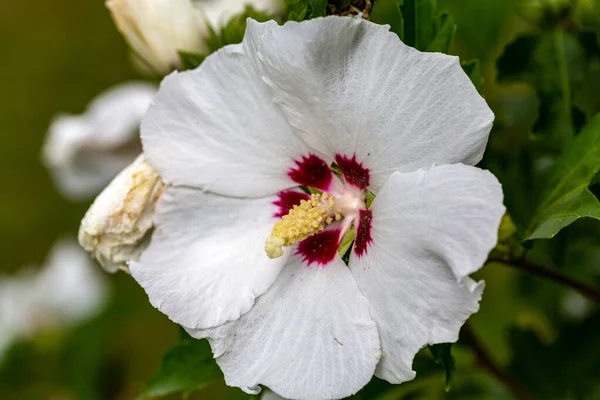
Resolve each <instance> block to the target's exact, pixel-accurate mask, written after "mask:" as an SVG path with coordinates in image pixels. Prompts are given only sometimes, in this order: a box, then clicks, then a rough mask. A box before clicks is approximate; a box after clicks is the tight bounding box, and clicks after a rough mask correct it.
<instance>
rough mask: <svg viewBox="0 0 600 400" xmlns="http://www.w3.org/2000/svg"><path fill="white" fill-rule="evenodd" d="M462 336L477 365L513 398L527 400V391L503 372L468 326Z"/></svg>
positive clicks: (528, 397)
mask: <svg viewBox="0 0 600 400" xmlns="http://www.w3.org/2000/svg"><path fill="white" fill-rule="evenodd" d="M461 334H462V336H463V337H464V338H465V339H466V340H467V342H468V343H469V346H470V347H471V349H472V350H473V352H474V353H475V356H476V357H477V363H478V364H479V365H480V366H482V367H483V368H485V369H487V370H488V372H489V373H490V374H492V375H493V376H495V377H496V378H497V379H498V381H500V382H501V383H502V384H503V385H504V386H505V387H506V388H507V389H508V390H509V391H510V392H512V393H513V394H514V396H515V397H516V398H517V399H519V400H529V399H531V395H530V394H529V393H528V392H527V390H526V389H525V388H524V387H523V386H521V384H520V383H518V382H517V381H515V380H514V379H513V377H512V376H510V375H509V374H508V373H507V372H506V371H505V370H503V369H502V368H501V367H500V366H499V365H498V364H497V363H496V362H495V361H494V359H493V358H492V356H491V355H490V354H489V353H488V352H487V351H486V350H485V348H484V347H483V345H482V344H481V342H480V341H479V339H478V338H477V336H476V335H475V332H473V330H472V329H471V327H470V326H469V325H468V324H465V325H464V326H463V328H462V330H461Z"/></svg>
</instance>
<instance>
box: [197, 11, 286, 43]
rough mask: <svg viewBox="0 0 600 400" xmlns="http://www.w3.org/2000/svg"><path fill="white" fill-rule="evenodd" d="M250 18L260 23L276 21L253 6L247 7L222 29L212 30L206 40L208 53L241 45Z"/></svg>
mask: <svg viewBox="0 0 600 400" xmlns="http://www.w3.org/2000/svg"><path fill="white" fill-rule="evenodd" d="M248 18H252V19H254V20H256V21H258V22H266V21H269V20H271V19H275V18H274V17H273V16H272V15H269V14H266V13H264V12H261V11H257V10H255V9H254V8H252V7H251V6H246V9H245V10H244V11H243V12H241V13H240V14H238V15H236V16H234V17H233V18H231V19H230V20H229V21H228V22H227V23H226V24H225V25H224V26H222V27H221V28H218V29H216V30H215V29H213V28H210V33H209V36H208V38H207V39H206V44H207V46H208V53H209V54H210V53H213V52H215V51H217V50H219V49H220V48H222V47H224V46H227V45H229V44H237V43H240V42H241V41H242V39H243V38H244V32H245V31H246V20H247V19H248Z"/></svg>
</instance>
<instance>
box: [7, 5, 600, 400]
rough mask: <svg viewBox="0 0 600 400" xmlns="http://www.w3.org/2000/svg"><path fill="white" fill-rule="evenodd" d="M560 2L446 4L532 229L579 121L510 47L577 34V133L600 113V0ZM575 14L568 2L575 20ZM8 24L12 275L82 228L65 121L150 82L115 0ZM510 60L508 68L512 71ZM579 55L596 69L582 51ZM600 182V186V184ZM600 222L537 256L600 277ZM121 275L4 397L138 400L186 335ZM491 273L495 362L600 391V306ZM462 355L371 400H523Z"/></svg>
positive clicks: (28, 345)
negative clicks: (49, 154)
mask: <svg viewBox="0 0 600 400" xmlns="http://www.w3.org/2000/svg"><path fill="white" fill-rule="evenodd" d="M559 3H561V2H560V1H546V2H544V1H517V0H439V5H440V9H442V10H447V11H449V12H450V13H451V15H452V16H453V17H454V19H455V21H456V23H457V25H458V30H457V37H456V40H455V41H454V44H453V46H452V48H451V53H453V54H458V55H460V56H461V60H470V59H473V58H478V59H479V60H480V61H481V70H482V75H483V77H484V79H485V86H484V89H483V94H484V95H485V97H486V99H487V100H488V102H489V103H490V105H491V106H492V108H493V109H494V111H495V113H496V125H495V128H494V131H493V133H492V135H491V138H490V145H489V149H488V154H487V156H486V159H485V160H484V163H483V166H484V167H486V168H489V169H491V170H492V171H493V172H494V173H495V174H496V175H497V176H498V177H499V179H500V180H501V182H502V183H503V185H504V188H505V193H506V204H507V207H508V209H509V211H510V212H511V214H512V216H513V218H514V220H515V222H516V224H517V225H518V226H519V225H520V224H523V223H525V222H524V221H525V220H526V219H527V218H528V216H530V214H531V212H532V207H533V204H534V202H535V196H536V193H537V192H538V191H539V187H540V186H541V185H542V184H543V177H544V176H545V175H544V174H547V171H546V170H544V168H541V167H540V168H538V167H536V165H538V164H540V160H546V161H548V162H549V163H550V165H552V163H553V160H554V159H555V158H556V156H557V155H558V154H560V152H561V150H562V149H563V148H564V142H561V140H562V139H561V140H558V141H555V140H552V141H550V140H546V139H547V138H548V137H554V136H553V135H557V134H563V133H564V131H565V129H561V130H560V131H559V133H556V132H555V131H553V129H552V128H553V127H561V126H563V125H561V124H564V123H565V122H564V121H565V120H564V118H563V117H564V116H561V111H556V110H555V109H552V107H551V106H552V104H554V103H552V102H551V101H553V99H554V98H553V97H552V95H553V93H552V91H551V90H546V89H545V88H544V87H542V86H541V85H539V84H538V82H537V81H536V80H535V79H531V76H534V77H535V76H539V75H540V74H541V73H543V72H544V71H545V72H548V71H552V70H553V69H556V67H557V66H556V63H555V62H554V60H553V59H552V57H551V56H548V57H546V58H544V56H542V59H541V60H532V61H531V60H530V58H531V57H530V56H531V50H532V49H531V48H530V47H529V48H528V47H527V46H526V44H527V43H525V44H524V45H523V46H521V47H519V46H517V48H514V46H509V44H511V43H515V42H518V40H519V38H522V37H526V36H527V35H531V34H535V35H542V36H543V35H546V34H549V35H551V34H555V32H556V30H557V29H558V30H560V31H561V32H567V39H566V40H567V41H568V40H571V39H572V40H573V48H574V49H575V50H573V52H575V53H576V52H580V53H581V54H582V56H581V57H583V58H584V59H585V66H582V67H581V71H582V72H581V76H578V77H573V79H572V82H571V83H572V84H573V85H572V91H573V93H572V97H573V99H574V104H572V108H573V110H575V111H572V110H571V108H569V107H568V108H569V111H570V112H571V111H572V113H574V114H573V115H570V116H569V121H568V124H569V126H572V127H573V128H572V129H573V131H574V132H575V131H577V130H578V129H579V128H580V127H581V125H583V124H584V123H585V121H586V119H587V118H589V117H590V116H591V115H593V114H595V113H597V112H598V111H600V85H599V83H600V52H599V51H598V42H597V36H596V31H595V30H594V29H595V25H594V24H595V23H597V22H598V21H599V20H600V18H599V17H598V15H600V14H598V13H597V12H596V11H598V10H599V9H600V8H595V9H594V7H597V6H598V4H597V3H595V2H594V1H580V2H579V3H578V4H575V3H574V2H563V3H568V7H567V8H563V7H562V6H561V5H560V4H559ZM540 4H542V5H540ZM557 4H559V6H557ZM586 7H587V8H586ZM564 9H568V10H569V12H568V13H567V14H564V11H563V10H564ZM582 10H583V11H582ZM561 13H563V14H561ZM583 20H585V21H586V23H588V22H589V23H590V24H591V25H590V26H591V28H590V29H587V28H584V26H583V25H584V24H583V22H582V21H583ZM561 24H572V25H569V26H567V27H566V28H565V26H563V25H561ZM0 32H1V34H0V54H1V55H2V57H1V59H2V62H0V79H1V82H2V89H3V95H2V96H1V97H0V124H1V125H0V126H2V133H1V134H0V149H1V152H2V156H1V157H0V164H1V165H0V181H1V182H2V189H1V194H0V246H1V247H0V250H1V252H0V254H2V261H1V262H0V276H3V275H11V274H14V273H15V272H17V271H18V270H19V269H20V268H23V267H24V266H31V265H33V266H36V265H40V264H42V262H43V260H44V259H45V257H46V255H47V253H48V251H49V249H50V248H51V246H52V244H53V243H54V242H55V241H56V240H57V239H58V238H61V237H63V236H65V235H67V236H68V235H71V236H74V235H75V234H76V232H77V229H78V225H79V221H80V220H81V217H82V216H83V214H84V212H85V210H86V209H87V207H88V206H89V204H86V203H83V204H81V203H80V204H74V203H71V202H69V201H67V200H65V199H64V198H62V197H61V196H60V195H59V194H58V193H57V191H56V190H55V189H54V187H53V185H52V183H51V180H50V176H49V173H48V171H47V170H46V169H45V168H44V167H43V166H42V164H41V161H40V149H41V145H42V143H43V140H44V135H45V133H46V131H47V127H48V123H49V121H50V119H51V118H52V116H53V115H55V114H56V113H58V112H72V113H79V112H81V111H83V109H84V107H85V105H86V104H87V103H88V102H89V101H90V100H91V99H92V98H93V97H94V96H95V95H97V94H98V93H99V92H100V91H102V90H104V89H106V88H108V87H110V86H112V85H114V84H117V83H120V82H123V81H126V80H129V79H132V78H136V79H141V78H142V77H141V76H139V75H137V74H136V72H135V71H134V70H133V69H132V68H131V67H130V63H129V57H128V52H127V48H126V46H125V44H124V41H123V40H122V38H121V36H120V35H119V34H118V32H117V31H116V29H115V28H114V26H113V23H112V21H111V19H110V16H109V14H108V12H107V10H106V9H105V7H104V4H103V1H101V0H94V1H78V0H61V1H38V2H32V1H28V2H27V1H21V2H6V3H5V4H3V7H2V12H1V13H0ZM553 32H554V33H553ZM519 43H521V42H519ZM569 43H570V42H569ZM521 44H522V43H521ZM573 52H571V50H569V51H567V52H566V54H567V56H569V55H572V54H573ZM569 57H570V56H569ZM499 59H500V60H503V61H502V62H503V63H504V64H503V66H504V67H506V68H505V69H503V71H502V76H500V74H499V73H498V69H497V64H498V62H499V61H498V60H499ZM568 62H573V63H576V62H580V63H583V61H581V60H579V59H578V56H577V54H575V55H573V57H571V58H569V59H568ZM528 63H530V64H531V65H529V64H528ZM544 63H546V64H544ZM569 65H570V64H569ZM536 68H537V69H536ZM577 68H579V67H576V68H574V69H577ZM515 71H516V72H515ZM532 71H533V72H532ZM540 71H542V72H540ZM525 72H529V75H527V74H526V73H525ZM511 74H512V75H511ZM505 78H506V79H505ZM548 99H550V100H548ZM569 101H571V99H569ZM545 104H550V106H549V108H547V109H546V108H545ZM544 113H548V115H546V114H544ZM540 115H541V116H542V117H544V118H546V119H545V120H542V118H541V117H540ZM561 118H563V119H561ZM540 122H544V123H545V124H546V126H548V127H549V128H544V126H542V125H543V124H541V123H540ZM567 130H568V129H567ZM572 134H573V132H571V135H572ZM540 165H541V164H540ZM592 190H594V193H595V194H596V196H598V185H597V184H596V185H595V186H593V187H592ZM598 225H600V224H598V221H590V220H580V221H578V222H576V223H575V224H573V225H572V226H570V227H569V228H566V229H565V230H563V231H562V232H561V233H560V234H559V235H557V237H555V238H554V239H552V240H547V241H537V242H536V243H535V244H534V245H533V248H532V249H531V250H529V254H530V256H531V258H532V259H535V260H536V261H539V262H542V263H544V264H545V265H548V266H550V267H552V268H559V269H561V270H563V271H564V272H566V273H568V274H569V275H570V276H574V277H576V278H578V279H580V280H582V281H586V282H589V283H593V282H595V283H598V282H600V279H599V277H600V267H599V265H600V227H599V226H598ZM108 278H109V281H110V285H111V288H112V294H113V297H112V298H111V301H110V304H109V305H108V307H107V309H106V310H105V311H104V312H103V313H102V314H101V315H99V316H98V317H96V318H94V319H93V320H92V321H90V322H89V323H85V324H83V325H81V326H79V327H77V328H75V329H73V330H71V331H67V332H50V333H47V334H43V335H41V336H40V337H36V338H34V339H32V340H27V341H23V342H19V343H17V344H15V346H13V347H12V349H11V350H10V351H9V352H8V354H7V355H6V357H5V359H4V360H3V361H1V362H0V399H132V398H135V396H136V394H137V393H138V391H139V390H140V389H141V388H142V387H143V386H144V384H145V382H146V381H147V380H148V379H149V378H150V377H151V376H152V375H153V374H154V373H155V372H156V371H157V370H158V368H159V366H160V362H161V358H162V357H163V355H164V354H165V353H166V352H167V350H168V349H170V348H171V347H173V346H174V345H175V344H176V343H177V342H178V340H179V329H178V327H177V326H176V325H174V324H172V323H170V322H169V321H168V320H167V318H166V317H165V316H163V315H162V314H160V313H159V312H158V311H156V310H154V309H153V308H152V307H151V306H150V304H149V303H148V301H147V298H146V296H145V294H144V292H143V290H142V289H141V288H139V287H138V286H137V285H136V284H135V282H134V281H133V280H132V279H130V278H129V277H128V276H127V275H125V274H122V273H119V274H116V275H111V276H109V277H108ZM478 278H484V279H485V280H486V282H487V287H486V291H485V293H484V298H483V301H482V306H481V310H480V311H479V313H478V314H477V315H475V316H474V317H473V318H472V319H471V320H470V322H469V324H470V329H471V332H472V333H473V335H476V337H478V341H479V342H480V345H481V347H482V349H483V351H485V352H486V353H488V354H489V355H490V357H491V358H492V360H493V363H495V364H496V365H497V366H498V367H499V368H501V369H502V370H503V371H505V372H506V373H507V374H509V375H510V376H511V379H512V380H514V381H516V382H517V385H518V386H519V387H524V388H525V390H526V391H528V392H529V394H530V395H531V396H532V397H534V398H548V399H549V398H557V399H600V342H599V340H600V313H599V312H598V309H597V306H595V305H593V304H588V303H585V302H583V303H584V304H587V308H585V309H582V308H581V307H579V308H577V307H574V308H573V307H571V308H569V307H570V306H569V304H571V303H573V302H574V303H576V304H575V305H577V304H581V303H582V302H581V299H579V298H577V296H574V295H573V291H572V290H571V289H569V288H566V287H561V286H558V285H556V284H555V283H552V282H549V281H545V280H542V279H540V278H538V277H535V276H532V275H528V274H527V273H526V272H522V271H518V270H516V269H512V268H508V267H506V266H502V265H499V264H490V265H487V266H486V267H485V268H484V269H483V271H482V272H481V273H480V274H479V276H478ZM573 298H575V300H569V299H573ZM569 301H571V303H569ZM577 301H579V303H577ZM582 310H583V311H582ZM469 339H471V341H470V340H469ZM453 351H454V355H455V357H456V362H457V370H456V376H455V378H454V380H453V383H452V387H451V389H450V391H448V392H446V390H445V388H444V370H443V368H442V367H441V366H439V365H436V364H435V363H434V362H433V359H432V357H431V356H430V355H429V353H428V352H427V351H423V352H422V353H421V354H420V355H419V357H418V358H417V360H416V362H415V368H416V369H417V372H418V377H417V379H416V380H415V381H414V382H411V383H407V384H405V385H401V386H398V387H392V386H389V385H385V384H383V383H382V382H379V381H377V380H374V382H373V383H372V384H371V385H369V386H368V387H367V388H366V389H365V390H364V391H363V392H361V393H360V394H359V395H358V397H359V398H364V399H370V398H385V399H438V398H440V399H444V398H456V399H511V398H516V397H515V391H514V390H511V388H510V387H507V386H506V382H504V383H503V382H502V379H498V376H497V374H490V373H489V372H488V371H487V370H486V368H484V366H483V364H485V363H483V364H482V360H481V359H480V358H478V356H477V354H476V353H477V352H474V351H473V342H472V338H469V337H465V336H464V335H461V341H460V343H459V344H458V345H457V346H455V347H454V350H453ZM513 389H514V388H513ZM240 394H241V392H239V391H235V392H232V391H224V390H223V384H222V382H217V383H216V384H214V385H213V386H212V387H210V388H209V389H208V390H204V391H201V392H197V393H196V394H195V396H196V397H197V398H224V397H227V396H232V395H235V396H236V397H240V398H244V397H247V396H243V395H240ZM173 398H180V396H177V395H175V396H173Z"/></svg>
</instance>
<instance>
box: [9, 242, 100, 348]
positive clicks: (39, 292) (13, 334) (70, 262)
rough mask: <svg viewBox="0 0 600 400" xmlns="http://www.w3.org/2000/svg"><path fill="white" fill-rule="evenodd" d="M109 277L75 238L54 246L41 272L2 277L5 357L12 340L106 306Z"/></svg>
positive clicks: (78, 320) (90, 314)
mask: <svg viewBox="0 0 600 400" xmlns="http://www.w3.org/2000/svg"><path fill="white" fill-rule="evenodd" d="M107 296H108V287H107V285H106V281H105V280H104V276H102V274H100V273H99V272H98V270H97V267H95V266H94V265H93V263H92V262H91V260H90V259H89V257H88V256H87V254H86V253H85V252H83V251H82V250H81V248H80V247H79V246H77V243H76V242H75V241H72V240H62V241H60V242H58V243H57V244H55V245H54V247H53V248H52V250H51V252H50V255H49V256H48V259H47V261H46V262H45V264H44V266H43V267H42V268H41V270H40V271H39V272H35V271H33V270H32V269H25V270H23V271H22V272H21V273H20V274H19V275H17V276H13V277H4V278H0V356H1V355H2V352H3V350H4V349H6V348H7V347H8V346H9V345H10V344H11V343H12V342H14V341H15V340H18V339H24V338H29V337H31V336H33V335H35V334H37V333H39V332H43V331H48V330H57V329H68V328H69V327H71V326H73V325H75V324H78V323H81V322H84V321H85V320H86V319H88V318H92V317H93V316H95V315H97V314H98V313H99V312H100V311H101V310H102V308H103V307H104V305H105V304H106V300H107Z"/></svg>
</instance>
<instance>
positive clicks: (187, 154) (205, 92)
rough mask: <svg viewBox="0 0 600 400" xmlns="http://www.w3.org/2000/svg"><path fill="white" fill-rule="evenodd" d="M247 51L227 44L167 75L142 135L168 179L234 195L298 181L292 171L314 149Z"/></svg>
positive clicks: (146, 148) (252, 194) (266, 191)
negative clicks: (287, 115) (300, 135)
mask: <svg viewBox="0 0 600 400" xmlns="http://www.w3.org/2000/svg"><path fill="white" fill-rule="evenodd" d="M269 26H272V24H266V25H265V26H263V27H262V28H263V29H259V28H257V29H255V32H254V34H255V35H257V36H260V34H261V33H262V32H264V31H265V30H266V28H268V27H269ZM250 36H252V35H250ZM248 51H250V50H248V49H247V48H246V47H244V45H235V46H227V47H225V48H223V49H222V50H220V51H218V52H217V53H214V54H212V55H211V56H209V57H208V58H207V59H206V60H205V61H204V62H203V63H202V65H201V66H200V67H199V68H197V69H196V70H193V71H186V72H181V73H173V74H171V75H169V76H168V77H167V78H165V79H164V80H163V82H162V84H161V87H160V89H159V91H158V94H157V96H156V98H155V99H154V102H153V104H152V105H151V106H150V109H149V110H148V113H147V114H146V117H145V118H144V120H143V121H142V142H143V145H144V154H145V155H146V158H147V159H148V161H149V162H150V164H152V166H153V167H154V168H156V170H157V171H158V172H159V173H160V175H161V176H162V177H163V179H164V180H165V181H166V182H167V183H169V184H173V185H183V186H192V187H196V188H203V189H206V190H210V191H212V192H214V193H218V194H222V195H230V196H236V197H244V196H248V197H262V196H266V195H269V194H273V193H276V192H278V191H281V190H283V189H286V188H289V187H292V186H294V183H293V182H292V181H291V179H290V177H289V176H288V171H289V170H290V169H291V168H293V167H294V166H295V163H294V160H295V159H296V160H297V159H301V157H302V155H306V154H309V153H310V151H309V150H308V148H307V147H306V145H305V144H304V143H303V142H302V141H301V140H300V139H299V138H298V137H297V136H296V135H295V134H294V132H293V130H292V128H291V126H290V125H289V123H288V122H287V120H286V118H285V117H284V116H283V113H282V112H281V110H280V108H279V106H277V105H276V104H275V103H274V102H273V99H272V95H271V93H270V89H269V88H268V86H267V85H266V84H265V83H264V82H263V80H262V78H261V77H260V76H259V74H258V73H257V72H256V71H255V69H254V67H253V66H252V62H251V61H250V60H249V59H248V57H247V55H246V53H247V52H248Z"/></svg>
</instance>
